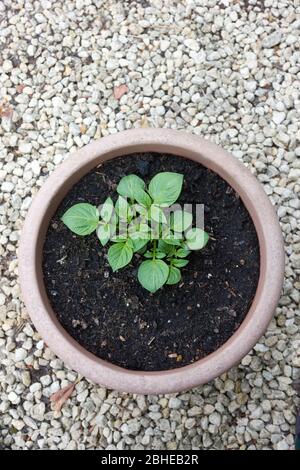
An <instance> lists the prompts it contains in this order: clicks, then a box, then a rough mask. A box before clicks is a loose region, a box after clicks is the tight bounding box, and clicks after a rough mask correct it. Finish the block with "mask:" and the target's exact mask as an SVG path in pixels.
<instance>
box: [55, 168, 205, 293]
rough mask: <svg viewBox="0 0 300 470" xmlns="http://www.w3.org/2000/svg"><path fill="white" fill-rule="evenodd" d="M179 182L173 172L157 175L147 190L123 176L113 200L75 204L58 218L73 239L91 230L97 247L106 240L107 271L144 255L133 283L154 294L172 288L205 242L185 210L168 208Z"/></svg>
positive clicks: (131, 177) (140, 182) (136, 180)
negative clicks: (190, 255)
mask: <svg viewBox="0 0 300 470" xmlns="http://www.w3.org/2000/svg"><path fill="white" fill-rule="evenodd" d="M182 184H183V175H181V174H179V173H171V172H163V173H158V174H157V175H155V176H154V177H153V178H152V179H151V181H150V183H149V185H148V187H147V186H146V184H145V182H144V181H143V180H142V179H141V178H140V177H139V176H137V175H128V176H124V177H123V178H122V179H121V181H120V182H119V184H118V187H117V193H118V198H117V200H116V201H115V202H113V200H112V199H111V198H110V197H108V198H107V199H106V201H105V202H104V204H103V205H102V206H100V207H98V208H97V207H95V206H93V205H91V204H89V203H79V204H75V205H74V206H72V207H71V208H70V209H68V210H67V211H66V212H65V214H64V215H63V217H62V219H61V220H62V221H63V223H64V224H65V225H66V226H67V227H68V228H69V229H70V230H71V231H72V232H74V233H75V234H76V235H80V236H85V235H89V234H91V233H92V232H94V231H95V230H96V233H97V236H98V238H99V240H100V243H101V244H102V245H103V246H105V245H106V244H107V243H108V242H111V243H112V245H111V246H110V248H109V249H108V253H107V259H108V262H109V264H110V266H111V268H112V270H113V271H117V270H119V269H121V268H123V267H124V266H127V265H128V264H129V263H130V262H131V260H132V259H133V256H134V254H135V253H138V254H139V256H140V257H141V256H142V257H144V258H145V259H144V261H142V262H141V264H140V266H139V269H138V280H139V282H140V283H141V285H142V286H143V287H144V288H145V289H147V290H148V291H150V292H152V293H154V292H156V291H157V290H158V289H160V288H161V287H162V286H163V285H164V284H177V283H178V282H179V281H180V280H181V268H183V267H185V266H186V265H187V264H188V262H189V261H188V259H187V257H188V256H189V254H190V253H191V251H193V250H201V249H202V248H204V247H205V245H206V244H207V242H208V239H209V237H208V234H207V233H206V232H205V231H204V230H201V229H200V228H198V227H193V216H192V214H191V213H190V212H188V211H184V210H181V209H176V210H174V211H173V210H172V207H171V206H173V205H174V204H175V202H176V201H177V199H178V197H179V195H180V193H181V190H182Z"/></svg>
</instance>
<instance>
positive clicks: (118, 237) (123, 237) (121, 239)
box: [111, 235, 127, 243]
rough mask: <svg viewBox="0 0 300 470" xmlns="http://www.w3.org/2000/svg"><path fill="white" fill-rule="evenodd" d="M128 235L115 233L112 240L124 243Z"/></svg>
mask: <svg viewBox="0 0 300 470" xmlns="http://www.w3.org/2000/svg"><path fill="white" fill-rule="evenodd" d="M126 240H127V236H126V235H115V236H114V237H112V238H111V241H112V242H114V243H123V242H126Z"/></svg>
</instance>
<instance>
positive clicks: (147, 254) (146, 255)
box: [144, 250, 153, 258]
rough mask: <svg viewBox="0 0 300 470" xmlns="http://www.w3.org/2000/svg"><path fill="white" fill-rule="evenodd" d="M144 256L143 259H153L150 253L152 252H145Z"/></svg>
mask: <svg viewBox="0 0 300 470" xmlns="http://www.w3.org/2000/svg"><path fill="white" fill-rule="evenodd" d="M144 256H145V258H153V253H152V251H149V250H147V251H146V252H145V253H144Z"/></svg>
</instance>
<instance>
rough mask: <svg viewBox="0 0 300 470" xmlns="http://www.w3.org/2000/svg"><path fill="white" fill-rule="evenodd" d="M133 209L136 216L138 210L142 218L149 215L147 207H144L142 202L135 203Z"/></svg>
mask: <svg viewBox="0 0 300 470" xmlns="http://www.w3.org/2000/svg"><path fill="white" fill-rule="evenodd" d="M132 210H133V212H134V216H135V215H136V212H137V213H138V214H140V216H141V218H144V217H146V216H147V215H148V209H147V207H144V206H142V205H140V204H134V205H133V206H132Z"/></svg>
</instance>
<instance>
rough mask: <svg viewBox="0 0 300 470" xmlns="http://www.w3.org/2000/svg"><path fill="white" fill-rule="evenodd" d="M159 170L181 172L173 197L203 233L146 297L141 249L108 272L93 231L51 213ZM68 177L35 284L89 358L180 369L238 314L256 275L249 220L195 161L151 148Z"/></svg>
mask: <svg viewBox="0 0 300 470" xmlns="http://www.w3.org/2000/svg"><path fill="white" fill-rule="evenodd" d="M161 171H175V172H178V173H182V174H183V175H184V186H183V190H182V193H181V196H180V199H179V203H181V204H184V203H186V204H194V205H195V204H204V228H205V230H206V231H207V232H208V233H209V234H210V240H209V243H208V245H207V246H206V248H205V249H204V250H201V251H196V252H193V253H192V254H191V256H190V258H189V259H190V262H189V264H188V265H187V266H186V267H185V268H184V269H183V270H182V281H181V282H180V284H179V285H175V286H164V287H163V288H162V289H160V290H159V291H158V292H156V293H155V294H150V293H149V292H147V291H146V290H145V289H143V288H142V287H141V286H140V284H139V283H138V281H137V268H138V265H139V263H140V262H141V256H138V255H136V257H135V259H134V261H133V263H131V264H130V265H129V266H128V267H126V268H124V269H122V270H120V271H117V272H116V273H113V272H112V270H111V268H110V267H109V265H108V262H107V258H106V253H107V247H102V246H101V244H100V242H99V240H98V238H97V236H96V234H95V233H94V234H92V235H89V236H87V237H79V236H76V235H74V234H73V233H72V232H70V231H69V230H68V229H67V227H66V226H65V225H64V224H63V223H62V222H61V220H60V219H61V216H62V215H63V213H64V212H65V211H66V209H68V208H69V207H71V206H72V205H73V204H75V203H78V202H89V203H91V204H94V205H96V206H98V205H99V204H101V203H103V202H104V200H105V199H106V198H107V197H108V196H111V197H112V198H113V199H115V198H116V195H117V194H116V186H117V184H118V182H119V180H120V179H121V178H122V176H125V175H127V174H132V173H134V174H137V175H138V176H140V177H141V178H143V179H144V180H145V182H146V183H148V182H149V181H150V179H151V178H152V177H153V176H154V175H155V174H157V173H159V172H161ZM78 176H79V180H78V181H77V182H75V184H74V181H73V186H72V185H69V187H68V188H67V189H66V190H65V193H66V194H65V195H64V197H63V200H61V198H60V199H59V197H58V198H57V205H56V207H53V206H52V212H54V213H53V215H52V217H51V221H50V224H49V226H48V228H47V229H46V228H45V231H46V233H45V238H44V245H43V256H42V270H43V279H44V285H45V288H46V292H47V296H48V299H49V301H50V303H51V306H52V308H53V311H54V312H55V314H56V316H57V318H58V320H59V322H60V323H61V325H62V326H63V328H64V329H65V330H66V331H67V332H68V333H69V334H70V335H71V336H72V337H73V338H74V339H75V340H76V341H77V342H78V343H79V344H80V345H81V346H83V347H84V348H85V349H86V350H88V351H89V352H91V353H93V354H94V355H96V356H97V357H99V358H101V359H104V360H106V361H108V362H110V363H113V364H115V365H118V366H121V367H124V368H126V369H130V370H140V371H141V370H142V371H159V370H168V369H172V368H178V367H182V366H185V365H188V364H191V363H193V362H195V361H197V360H199V359H201V358H203V357H205V356H207V355H209V354H211V353H212V352H214V351H215V350H216V349H218V348H219V347H220V346H221V345H222V344H224V343H225V342H226V341H227V340H228V339H229V338H230V337H231V336H232V335H233V334H234V332H235V331H236V330H237V328H239V326H240V325H241V323H242V322H243V320H244V319H245V317H246V315H247V312H248V311H249V308H250V306H251V304H252V301H253V298H254V296H255V293H256V289H257V285H258V280H259V274H260V260H259V258H260V253H259V242H258V238H257V233H256V230H255V226H254V223H253V221H252V219H251V217H250V215H249V213H248V211H247V209H246V208H245V205H244V203H243V201H242V200H241V198H240V197H239V195H238V194H237V193H236V192H235V190H234V189H233V188H232V187H231V186H230V185H229V184H228V183H227V182H226V181H225V180H224V179H222V178H221V177H220V176H219V175H217V174H216V173H215V172H213V171H212V170H209V169H208V168H206V167H204V166H202V165H201V164H199V163H197V162H195V161H192V160H189V159H186V158H183V157H181V156H176V155H171V154H160V153H157V152H144V153H131V154H128V155H123V156H120V157H116V158H113V159H110V160H107V161H104V162H103V163H101V164H100V165H98V166H97V167H96V168H93V169H92V170H91V171H89V172H88V173H86V174H85V175H82V174H80V175H79V173H78ZM71 186H72V187H71Z"/></svg>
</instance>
